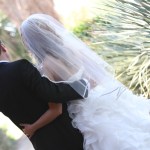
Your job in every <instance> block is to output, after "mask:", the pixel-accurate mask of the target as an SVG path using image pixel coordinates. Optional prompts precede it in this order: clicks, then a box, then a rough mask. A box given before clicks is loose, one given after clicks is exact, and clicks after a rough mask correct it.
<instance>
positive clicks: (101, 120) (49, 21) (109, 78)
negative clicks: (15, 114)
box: [20, 14, 150, 150]
mask: <svg viewBox="0 0 150 150" xmlns="http://www.w3.org/2000/svg"><path fill="white" fill-rule="evenodd" d="M20 32H21V37H22V40H23V42H24V45H25V46H26V47H27V49H28V50H29V51H30V52H31V53H32V54H33V55H34V56H35V58H36V60H37V62H38V64H39V69H40V71H41V73H42V74H44V75H45V76H47V77H48V78H49V79H50V80H53V81H55V82H71V81H74V80H77V79H80V78H85V79H87V80H88V82H89V87H90V92H89V96H88V98H86V99H84V100H82V101H80V100H79V101H72V102H70V103H68V111H69V114H70V116H71V118H72V119H73V121H72V124H73V126H74V127H75V128H78V129H79V130H80V131H81V132H82V134H83V136H84V143H83V147H84V149H85V150H149V148H150V115H149V112H150V102H149V101H148V100H146V99H145V98H143V97H142V96H136V95H134V94H133V93H132V92H131V91H130V90H129V89H128V88H127V87H125V86H124V85H123V84H122V83H120V82H119V81H117V80H116V79H115V78H114V75H113V73H112V68H111V66H109V65H108V64H107V63H106V62H105V61H104V60H102V59H101V58H100V57H99V56H98V55H97V54H96V53H95V52H93V51H92V50H91V49H89V48H88V47H87V46H86V45H85V44H84V43H83V42H82V41H80V40H79V39H78V38H76V37H75V36H74V35H72V34H71V33H69V32H67V30H65V28H64V27H63V26H62V25H61V24H60V23H59V22H57V21H56V20H55V19H54V18H52V17H51V16H48V15H45V14H34V15H31V16H30V17H29V18H27V19H26V20H25V21H24V22H23V23H22V25H21V28H20ZM72 88H74V89H75V90H76V91H77V92H78V93H79V94H80V95H84V94H85V93H84V92H83V91H82V90H80V89H79V87H72Z"/></svg>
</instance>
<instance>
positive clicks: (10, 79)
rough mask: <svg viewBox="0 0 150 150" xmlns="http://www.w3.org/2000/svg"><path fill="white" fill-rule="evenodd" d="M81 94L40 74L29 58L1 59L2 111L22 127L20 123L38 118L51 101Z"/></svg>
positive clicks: (0, 87)
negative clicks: (4, 60)
mask: <svg viewBox="0 0 150 150" xmlns="http://www.w3.org/2000/svg"><path fill="white" fill-rule="evenodd" d="M79 98H81V96H80V95H78V94H77V93H76V92H75V91H74V90H73V89H72V88H71V87H70V86H69V85H68V84H64V83H53V82H51V81H49V80H48V79H47V78H45V77H41V75H40V73H39V72H38V70H37V69H36V68H35V67H34V66H33V65H32V64H31V63H29V62H28V61H27V60H24V59H23V60H18V61H15V62H8V63H6V62H3V63H0V111H1V112H2V113H3V114H4V115H6V116H7V117H9V118H10V119H11V120H12V121H13V122H14V123H15V124H16V125H17V126H18V127H19V128H21V127H20V125H19V124H20V123H33V122H34V121H36V120H37V119H38V118H39V117H40V116H41V115H42V114H43V113H44V112H45V111H46V110H47V109H48V105H47V104H48V102H56V103H59V102H61V103H64V102H66V101H68V100H73V99H79Z"/></svg>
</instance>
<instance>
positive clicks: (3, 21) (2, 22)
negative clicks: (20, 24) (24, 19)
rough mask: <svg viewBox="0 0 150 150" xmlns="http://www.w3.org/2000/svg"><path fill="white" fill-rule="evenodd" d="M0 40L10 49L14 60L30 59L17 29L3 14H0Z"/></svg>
mask: <svg viewBox="0 0 150 150" xmlns="http://www.w3.org/2000/svg"><path fill="white" fill-rule="evenodd" d="M0 39H1V40H2V41H3V42H4V44H5V45H6V47H8V49H9V52H10V54H11V56H12V59H19V58H26V59H29V56H28V54H27V53H26V50H25V48H24V47H23V44H22V42H21V37H20V35H19V32H18V30H17V28H16V27H15V26H13V24H12V23H11V22H10V21H9V19H8V18H7V17H6V16H5V15H4V14H2V13H0Z"/></svg>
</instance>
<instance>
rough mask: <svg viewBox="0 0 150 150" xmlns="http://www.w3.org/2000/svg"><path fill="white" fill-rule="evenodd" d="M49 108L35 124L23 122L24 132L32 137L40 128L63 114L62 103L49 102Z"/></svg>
mask: <svg viewBox="0 0 150 150" xmlns="http://www.w3.org/2000/svg"><path fill="white" fill-rule="evenodd" d="M48 105H49V109H48V110H47V111H46V112H45V113H44V114H43V115H42V116H41V117H40V118H39V119H38V120H37V121H36V122H34V123H33V124H21V126H23V127H24V128H23V132H24V133H25V134H26V135H27V136H28V137H29V138H30V137H31V136H32V135H33V134H34V133H35V132H36V131H37V130H38V129H40V128H42V127H44V126H45V125H47V124H48V123H50V122H52V121H53V120H54V119H56V118H57V117H58V116H59V115H61V114H62V104H61V103H57V104H56V103H49V104H48Z"/></svg>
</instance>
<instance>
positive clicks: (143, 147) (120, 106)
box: [68, 70, 150, 150]
mask: <svg viewBox="0 0 150 150" xmlns="http://www.w3.org/2000/svg"><path fill="white" fill-rule="evenodd" d="M81 74H82V70H80V71H79V72H78V73H77V74H76V75H75V76H73V77H72V78H70V80H72V81H73V80H75V79H78V78H80V77H81ZM108 84H109V87H110V89H105V88H104V87H102V86H100V85H97V86H96V87H95V88H93V89H91V91H90V93H89V96H88V98H86V99H84V100H79V101H72V102H70V103H69V104H68V111H69V114H70V116H71V117H72V118H73V126H74V127H76V128H78V129H79V130H80V131H81V132H82V134H83V135H84V150H150V114H149V113H150V101H149V100H147V99H145V98H143V97H142V96H136V95H134V94H133V93H132V92H131V91H130V90H128V89H127V88H126V87H124V86H123V85H122V84H121V83H119V82H118V81H114V82H113V83H111V82H109V81H108Z"/></svg>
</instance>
